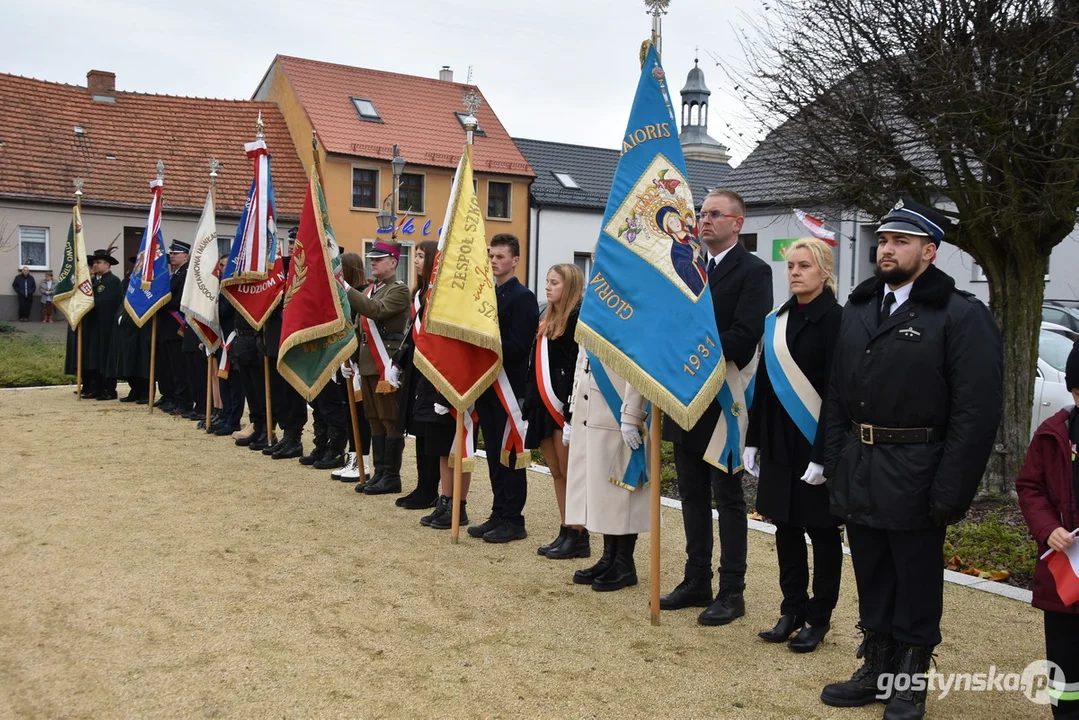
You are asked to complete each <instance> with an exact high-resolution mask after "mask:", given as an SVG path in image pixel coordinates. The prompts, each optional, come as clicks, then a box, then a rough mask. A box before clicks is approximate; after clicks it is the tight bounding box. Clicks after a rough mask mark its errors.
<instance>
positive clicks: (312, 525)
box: [0, 389, 1049, 718]
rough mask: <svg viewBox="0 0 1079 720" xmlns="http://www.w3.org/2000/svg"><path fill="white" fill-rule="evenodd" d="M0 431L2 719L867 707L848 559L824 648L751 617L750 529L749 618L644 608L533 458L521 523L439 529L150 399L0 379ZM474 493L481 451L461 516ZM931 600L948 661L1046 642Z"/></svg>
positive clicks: (654, 713) (677, 556)
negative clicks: (88, 395)
mask: <svg viewBox="0 0 1079 720" xmlns="http://www.w3.org/2000/svg"><path fill="white" fill-rule="evenodd" d="M61 436H63V437H65V438H66V439H65V440H64V441H61ZM0 447H2V448H3V453H2V458H3V463H4V466H3V469H2V470H0V716H2V717H35V718H107V717H203V718H217V717H258V718H263V717H279V718H299V717H360V718H402V717H459V718H472V717H476V718H518V717H538V718H555V717H558V718H562V717H565V718H620V717H645V718H650V717H663V716H667V715H677V716H678V717H684V718H705V717H708V718H712V717H753V718H765V717H767V718H794V717H800V718H818V717H819V718H824V717H837V718H873V717H880V716H881V713H882V706H880V705H873V706H870V707H868V708H862V709H853V710H835V709H832V708H828V707H826V706H824V705H822V704H821V703H820V701H819V699H818V696H819V693H820V688H821V687H822V686H823V685H824V684H825V683H827V682H830V681H834V680H839V679H846V678H847V677H849V675H850V673H851V672H852V671H853V670H854V669H855V668H856V667H857V661H856V660H855V658H854V652H855V649H856V647H857V642H858V637H859V636H858V635H857V633H856V631H855V629H854V624H855V620H856V598H855V591H854V582H853V580H854V578H853V574H852V572H851V569H850V564H849V560H848V561H847V564H846V566H845V568H844V573H845V575H844V585H843V594H842V597H841V601H840V605H839V607H838V608H837V610H836V615H835V617H834V618H833V628H834V630H833V631H832V633H831V634H830V635H829V636H828V638H827V640H826V641H825V643H824V644H823V645H822V646H821V648H820V649H819V650H818V651H817V652H816V653H813V654H810V655H804V656H801V655H795V654H793V653H791V652H789V651H788V650H787V649H786V647H785V646H782V645H779V646H775V645H769V644H766V643H764V642H763V641H761V640H759V639H758V638H757V637H756V633H757V631H759V630H761V629H764V628H767V627H771V624H772V623H773V622H774V621H775V618H776V616H777V609H778V604H779V590H778V587H777V581H776V575H777V571H776V561H775V546H774V542H773V540H772V538H771V537H769V536H766V535H763V534H759V533H753V532H751V533H750V543H749V555H750V556H749V568H750V572H749V578H748V586H749V589H748V591H747V601H748V603H749V607H748V610H747V615H746V617H745V618H743V619H741V620H739V621H737V622H736V623H734V624H733V625H730V626H727V627H724V628H704V627H701V626H699V625H697V623H696V611H694V610H685V611H680V612H672V613H664V615H663V623H662V626H661V627H652V626H651V625H650V624H649V621H648V608H647V604H648V582H649V572H648V560H647V552H648V551H647V548H648V542H647V537H646V536H644V537H642V538H641V543H640V544H639V546H638V550H637V561H638V571H639V574H640V579H641V584H640V585H639V586H637V587H635V588H631V589H628V590H625V591H622V592H617V593H609V594H608V593H604V594H600V593H595V592H592V591H591V590H590V589H589V588H587V587H582V586H577V585H573V584H572V583H571V581H570V576H571V573H572V571H573V570H574V569H575V568H577V567H581V566H584V565H587V564H591V562H592V561H580V562H578V561H551V560H546V559H544V558H540V557H538V556H537V555H536V546H537V545H538V544H541V543H542V542H546V541H547V540H549V539H550V537H551V536H553V535H554V533H555V532H556V530H557V521H556V517H557V513H556V511H555V509H554V497H553V494H552V492H551V487H550V481H549V479H548V478H546V477H545V476H542V475H535V476H533V477H531V478H530V481H531V487H530V497H529V503H528V507H527V509H526V515H527V517H528V522H529V532H530V533H531V535H530V537H529V539H528V540H526V541H524V542H516V543H512V544H510V545H508V546H507V545H502V546H500V545H490V544H485V543H483V542H482V541H478V540H474V539H471V538H469V537H468V536H467V535H466V534H465V533H463V532H462V539H461V543H460V544H459V545H452V544H451V543H450V539H449V533H448V531H447V532H439V531H434V530H429V529H426V528H422V527H421V526H420V525H419V524H418V523H417V518H418V516H419V514H420V513H417V512H410V511H405V510H401V509H399V508H396V507H394V506H393V497H392V496H384V497H365V496H362V495H358V494H356V493H354V492H353V491H352V487H351V486H349V485H342V484H340V483H336V482H332V481H331V480H330V479H329V477H328V473H326V472H320V471H315V470H311V469H308V468H302V467H300V466H299V465H298V464H297V463H296V462H295V461H273V460H271V459H269V458H265V457H263V456H262V455H261V454H258V455H256V454H255V453H251V452H249V451H247V450H245V449H241V448H236V447H234V446H233V444H232V441H231V440H230V439H224V438H213V437H208V436H206V435H203V434H202V433H200V432H197V431H196V430H195V428H194V424H193V423H191V422H188V421H184V420H178V419H175V418H172V417H169V416H167V415H162V414H159V413H154V415H153V416H150V415H148V414H147V412H146V409H145V407H142V406H128V405H120V404H118V403H114V402H113V403H99V402H94V401H83V402H81V403H76V401H75V399H74V396H73V395H72V392H71V390H70V389H50V390H19V391H3V392H0ZM411 451H412V449H411V444H410V445H409V449H408V453H409V456H408V457H407V458H406V463H405V464H406V467H411V465H412V459H411ZM414 477H415V475H414V471H412V472H410V473H409V474H408V478H407V480H406V489H408V486H409V485H411V484H414ZM490 498H491V496H490V489H489V486H488V483H487V480H486V473H485V471H484V470H481V471H478V472H477V473H476V477H475V482H474V490H473V493H472V497H471V498H470V499H469V500H470V501H469V509H470V511H471V513H472V515H473V518H474V519H475V520H476V521H479V520H482V519H484V517H485V516H486V510H487V509H488V508H489V503H490ZM664 522H665V531H664V534H663V553H664V555H663V557H664V567H663V587H664V589H665V590H667V589H670V588H671V587H672V586H673V585H675V584H676V583H677V582H678V581H679V579H680V576H681V567H682V561H683V557H684V556H683V553H682V541H683V537H682V527H681V517H680V515H679V513H677V512H675V511H670V510H664ZM599 546H600V542H599V539H598V538H594V539H593V548H594V557H596V556H598V551H599ZM945 601H946V610H945V622H944V635H945V640H944V643H943V644H942V645H941V647H940V648H938V654H939V658H938V662H939V666H938V669H939V670H940V671H941V672H988V670H989V667H990V666H991V665H994V666H996V667H997V668H998V671H1015V672H1021V671H1022V670H1023V669H1024V668H1025V667H1026V666H1027V665H1028V664H1029V663H1030V662H1031V661H1032V660H1035V659H1037V658H1041V657H1042V656H1043V654H1044V653H1043V646H1042V628H1041V614H1040V613H1039V612H1038V611H1035V610H1033V609H1031V608H1029V607H1027V606H1024V605H1022V604H1020V603H1018V602H1016V601H1012V600H1008V599H1005V598H1001V597H997V596H993V595H989V594H985V593H979V592H975V591H972V590H969V589H966V588H961V587H956V586H948V587H947V589H946V596H945ZM930 716H931V717H938V718H944V717H978V716H981V717H1009V718H1018V717H1048V716H1049V712H1048V709H1047V708H1045V707H1037V706H1035V705H1033V704H1032V703H1030V702H1029V701H1028V700H1026V699H1025V698H1024V697H1023V696H1022V695H1021V694H1019V693H1015V692H1013V693H1006V692H988V693H973V692H960V693H954V694H952V695H949V696H948V697H946V698H945V699H943V700H939V699H932V700H931V701H930Z"/></svg>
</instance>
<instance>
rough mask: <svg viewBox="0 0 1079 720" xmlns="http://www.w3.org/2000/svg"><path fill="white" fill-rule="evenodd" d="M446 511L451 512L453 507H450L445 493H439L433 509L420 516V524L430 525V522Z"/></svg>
mask: <svg viewBox="0 0 1079 720" xmlns="http://www.w3.org/2000/svg"><path fill="white" fill-rule="evenodd" d="M448 512H453V508H451V507H450V498H449V497H447V496H445V495H439V496H438V500H436V501H435V509H434V510H432V511H431V512H430V513H429V514H427V515H424V516H423V517H421V518H420V525H424V526H426V527H431V523H433V522H434V521H435V520H438V519H439V518H440V517H441V516H442V515H443V514H445V513H448Z"/></svg>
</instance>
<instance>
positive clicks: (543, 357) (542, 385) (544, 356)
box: [535, 328, 566, 428]
mask: <svg viewBox="0 0 1079 720" xmlns="http://www.w3.org/2000/svg"><path fill="white" fill-rule="evenodd" d="M540 333H541V334H540V335H539V337H538V338H536V362H535V365H536V387H538V388H539V394H540V397H541V398H542V399H543V404H544V405H546V406H547V410H548V411H549V412H550V413H551V417H553V418H554V420H555V422H556V423H558V427H560V428H561V427H565V425H566V418H565V416H564V415H563V411H564V410H565V403H563V402H562V401H561V400H559V399H558V395H556V394H555V391H554V386H553V385H551V356H550V354H549V353H548V350H549V349H550V341H549V340H548V339H547V336H546V335H543V334H542V333H543V329H542V328H541V329H540Z"/></svg>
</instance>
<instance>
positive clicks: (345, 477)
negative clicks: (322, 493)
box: [330, 452, 360, 482]
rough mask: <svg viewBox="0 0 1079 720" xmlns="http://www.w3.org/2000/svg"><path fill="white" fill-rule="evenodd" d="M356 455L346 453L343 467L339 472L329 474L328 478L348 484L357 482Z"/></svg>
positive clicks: (358, 476)
mask: <svg viewBox="0 0 1079 720" xmlns="http://www.w3.org/2000/svg"><path fill="white" fill-rule="evenodd" d="M356 457H357V456H356V453H352V452H350V453H348V454H347V455H346V457H345V466H344V467H343V468H341V469H340V470H334V471H333V472H332V473H330V477H331V478H333V479H334V480H342V481H345V482H348V481H350V480H359V479H360V471H359V470H358V469H357V467H356V466H357V462H356Z"/></svg>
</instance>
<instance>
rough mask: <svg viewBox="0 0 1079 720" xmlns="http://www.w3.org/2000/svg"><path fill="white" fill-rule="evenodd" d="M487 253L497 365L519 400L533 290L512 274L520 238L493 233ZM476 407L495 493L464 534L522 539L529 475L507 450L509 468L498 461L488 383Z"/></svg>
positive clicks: (495, 414) (499, 419) (501, 414)
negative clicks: (481, 518) (482, 518)
mask: <svg viewBox="0 0 1079 720" xmlns="http://www.w3.org/2000/svg"><path fill="white" fill-rule="evenodd" d="M488 254H489V255H490V257H491V274H492V275H494V280H495V285H496V288H495V298H496V300H497V302H498V327H499V333H500V334H501V337H502V367H503V368H504V369H505V371H506V377H507V378H509V381H510V385H511V386H512V387H513V394H514V395H515V396H516V397H517V398H518V401H519V399H520V398H523V397H524V394H525V386H526V385H527V384H528V383H527V380H528V357H529V351H530V350H531V349H532V341H533V340H535V339H536V330H537V329H538V328H539V305H538V304H537V303H536V296H535V295H534V294H533V293H532V291H531V290H529V289H528V288H527V287H525V286H524V285H523V284H521V281H520V280H518V279H517V276H516V275H515V274H514V271H515V270H516V269H517V263H518V262H519V261H520V259H521V243H520V241H519V240H518V239H517V238H516V237H515V236H513V235H510V234H509V233H500V234H498V235H495V236H494V237H493V238H491V245H490V248H489V249H488ZM476 412H477V413H478V414H479V416H480V432H481V433H483V444H484V448H485V449H486V451H487V469H488V471H489V472H490V476H491V489H492V490H493V491H494V496H495V497H494V504H493V506H492V508H491V516H490V517H489V518H488V519H487V521H486V522H483V523H480V524H479V525H474V526H472V527H470V528H469V529H468V534H469V535H471V536H472V537H477V538H483V539H484V541H486V542H493V543H505V542H511V541H513V540H523V539H524V538H526V537H528V533H527V532H526V531H525V517H524V508H525V500H526V498H527V497H528V484H527V483H528V480H527V477H526V475H525V471H524V470H516V469H515V463H516V459H517V455H516V453H510V457H509V463H510V465H509V467H507V466H505V465H503V464H502V459H501V456H502V453H501V447H502V436H503V433H504V432H505V429H506V422H507V421H508V416H507V415H506V411H505V409H504V408H503V407H502V402H501V401H500V400H499V399H498V395H497V394H496V393H495V389H494V388H493V387H491V388H488V389H487V391H486V392H485V393H483V395H481V396H480V397H479V399H478V400H477V401H476ZM522 439H523V438H522ZM526 452H527V451H526Z"/></svg>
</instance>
